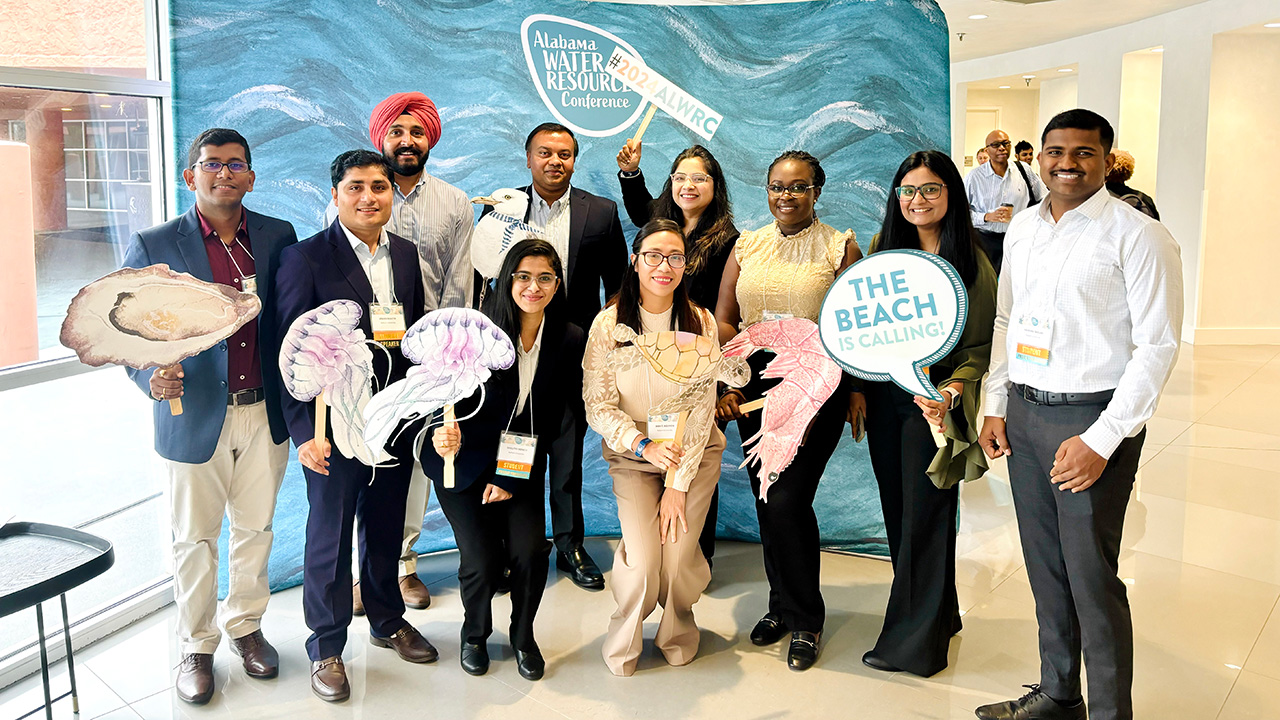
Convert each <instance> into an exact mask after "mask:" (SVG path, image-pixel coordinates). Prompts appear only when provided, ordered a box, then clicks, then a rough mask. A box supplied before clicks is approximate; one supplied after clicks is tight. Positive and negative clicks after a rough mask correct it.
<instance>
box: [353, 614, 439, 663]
mask: <svg viewBox="0 0 1280 720" xmlns="http://www.w3.org/2000/svg"><path fill="white" fill-rule="evenodd" d="M369 643H370V644H371V645H374V646H375V647H383V648H392V649H394V650H395V651H396V652H397V653H399V655H400V659H401V660H407V661H409V662H411V663H429V662H435V661H436V658H438V657H440V654H439V653H437V652H436V649H435V647H434V646H432V644H431V643H429V642H427V639H426V638H424V637H422V633H419V632H418V630H417V628H415V627H414V626H412V625H409V624H408V623H405V626H404V627H402V628H400V629H399V630H397V631H396V634H395V635H392V636H391V637H388V638H380V637H378V636H377V635H370V636H369Z"/></svg>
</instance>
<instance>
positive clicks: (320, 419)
mask: <svg viewBox="0 0 1280 720" xmlns="http://www.w3.org/2000/svg"><path fill="white" fill-rule="evenodd" d="M328 409H329V406H328V405H326V404H325V402H324V391H323V390H321V391H320V394H319V395H317V396H316V434H315V438H316V445H317V446H318V445H320V443H322V442H323V441H324V436H325V426H326V425H327V421H328V419H329V418H328V415H329V413H328Z"/></svg>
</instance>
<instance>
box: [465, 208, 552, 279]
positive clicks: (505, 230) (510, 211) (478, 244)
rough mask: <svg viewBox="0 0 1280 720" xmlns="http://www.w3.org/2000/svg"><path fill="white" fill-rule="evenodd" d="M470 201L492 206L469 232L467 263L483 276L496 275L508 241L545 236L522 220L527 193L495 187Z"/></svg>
mask: <svg viewBox="0 0 1280 720" xmlns="http://www.w3.org/2000/svg"><path fill="white" fill-rule="evenodd" d="M471 202H472V203H474V204H476V205H490V206H492V207H493V211H492V212H488V213H485V214H484V215H482V216H480V222H478V223H476V227H475V230H473V231H472V232H471V264H472V265H473V266H475V269H476V272H478V273H480V276H481V277H483V278H486V279H491V278H494V277H497V275H498V270H499V269H501V268H502V261H503V259H504V258H505V257H506V256H507V251H508V250H510V249H511V246H512V245H515V244H516V243H518V242H520V241H521V240H524V239H526V238H539V239H542V240H545V239H546V236H545V235H544V234H543V233H542V231H541V230H539V229H538V228H536V227H534V226H532V225H530V224H528V223H526V222H525V221H524V214H525V212H527V211H528V209H529V196H528V195H526V194H525V193H524V192H523V191H520V190H513V189H511V188H499V189H497V190H494V191H493V194H491V195H485V196H481V197H475V198H471Z"/></svg>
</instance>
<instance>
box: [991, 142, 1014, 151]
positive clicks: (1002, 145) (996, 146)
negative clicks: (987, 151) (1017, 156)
mask: <svg viewBox="0 0 1280 720" xmlns="http://www.w3.org/2000/svg"><path fill="white" fill-rule="evenodd" d="M987 147H989V148H991V149H992V150H1008V149H1009V148H1011V147H1013V143H1011V142H1009V141H1008V140H997V141H995V142H993V143H988V144H987Z"/></svg>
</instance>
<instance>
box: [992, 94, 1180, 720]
mask: <svg viewBox="0 0 1280 720" xmlns="http://www.w3.org/2000/svg"><path fill="white" fill-rule="evenodd" d="M1114 137H1115V135H1114V132H1113V130H1112V129H1111V125H1110V124H1109V123H1108V122H1107V121H1106V120H1105V119H1104V118H1102V117H1101V116H1100V115H1098V114H1096V113H1093V112H1090V111H1088V110H1070V111H1067V112H1064V113H1062V114H1060V115H1058V116H1056V117H1054V118H1053V120H1051V121H1050V122H1049V124H1048V126H1046V128H1045V131H1044V135H1043V136H1042V137H1041V152H1040V174H1041V177H1043V178H1044V179H1045V182H1046V183H1047V185H1048V190H1049V195H1048V199H1047V201H1046V202H1045V203H1042V204H1041V205H1040V206H1039V207H1037V208H1033V209H1031V210H1029V211H1027V212H1024V213H1021V214H1019V215H1018V216H1017V217H1015V218H1014V219H1013V222H1012V223H1011V224H1010V225H1009V232H1008V235H1007V236H1006V238H1005V241H1006V242H1005V251H1006V262H1005V265H1004V270H1003V271H1002V273H1001V276H1000V288H999V294H998V301H997V310H996V323H995V334H994V336H993V338H992V345H991V372H990V375H989V376H988V378H987V381H986V384H985V387H984V390H985V398H984V401H983V407H984V408H985V411H984V412H985V414H986V416H987V417H986V420H985V422H984V424H983V427H982V434H981V437H980V442H981V443H982V447H983V449H984V450H986V452H987V455H989V456H990V457H991V458H993V459H994V458H996V457H999V456H1001V455H1005V456H1008V458H1009V460H1008V462H1009V483H1010V485H1011V486H1012V488H1013V500H1014V508H1015V510H1016V512H1017V517H1018V532H1019V535H1020V537H1021V539H1022V552H1023V556H1024V558H1025V559H1026V564H1027V576H1028V578H1029V579H1030V581H1031V592H1032V594H1033V595H1034V596H1035V601H1036V620H1037V622H1038V624H1039V629H1040V668H1041V669H1040V682H1039V684H1038V685H1033V686H1030V687H1031V688H1032V690H1031V692H1029V693H1027V694H1026V695H1024V696H1023V697H1022V698H1020V699H1018V700H1012V701H1008V702H1002V703H998V704H994V705H987V706H984V707H980V708H978V710H977V715H978V717H979V718H984V719H985V720H1031V719H1035V718H1040V719H1045V720H1059V719H1063V720H1084V718H1085V717H1086V711H1085V704H1084V698H1083V696H1082V689H1081V686H1080V670H1081V653H1082V651H1083V653H1084V657H1085V662H1086V663H1087V664H1088V670H1089V705H1090V708H1089V712H1088V713H1087V717H1089V718H1092V720H1128V719H1129V718H1132V717H1133V704H1132V698H1131V689H1132V685H1133V622H1132V619H1131V617H1130V614H1129V601H1128V598H1127V595H1126V592H1125V585H1124V583H1123V582H1122V581H1121V580H1120V578H1119V577H1118V575H1117V572H1116V567H1117V562H1118V558H1119V554H1120V535H1121V531H1122V529H1123V526H1124V514H1125V508H1126V506H1127V504H1128V501H1129V494H1130V492H1131V491H1132V489H1133V483H1134V476H1135V474H1136V473H1137V469H1138V457H1139V455H1140V454H1141V452H1142V442H1143V439H1144V438H1145V437H1146V430H1145V425H1146V422H1147V420H1148V419H1150V418H1151V415H1152V414H1153V413H1154V412H1155V409H1156V403H1157V402H1158V401H1159V399H1160V393H1161V391H1162V390H1163V389H1164V385H1165V383H1166V382H1167V381H1168V379H1169V374H1170V372H1172V370H1173V365H1174V362H1175V360H1176V359H1177V355H1178V346H1179V342H1180V335H1181V328H1182V263H1181V259H1180V256H1179V251H1178V245H1177V243H1176V242H1175V241H1174V239H1173V237H1172V236H1171V235H1170V234H1169V231H1168V230H1166V229H1165V227H1164V226H1163V225H1161V224H1160V223H1159V222H1157V221H1155V220H1153V219H1151V218H1149V217H1147V216H1146V215H1143V214H1142V213H1139V212H1137V211H1136V210H1134V209H1133V208H1132V207H1130V206H1129V205H1127V204H1126V203H1124V202H1121V201H1119V200H1117V199H1115V198H1113V197H1112V196H1111V194H1110V193H1108V192H1107V190H1106V187H1105V182H1106V176H1107V171H1108V170H1109V169H1110V168H1111V164H1112V155H1111V145H1112V142H1113V140H1114ZM1006 422H1007V425H1006Z"/></svg>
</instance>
